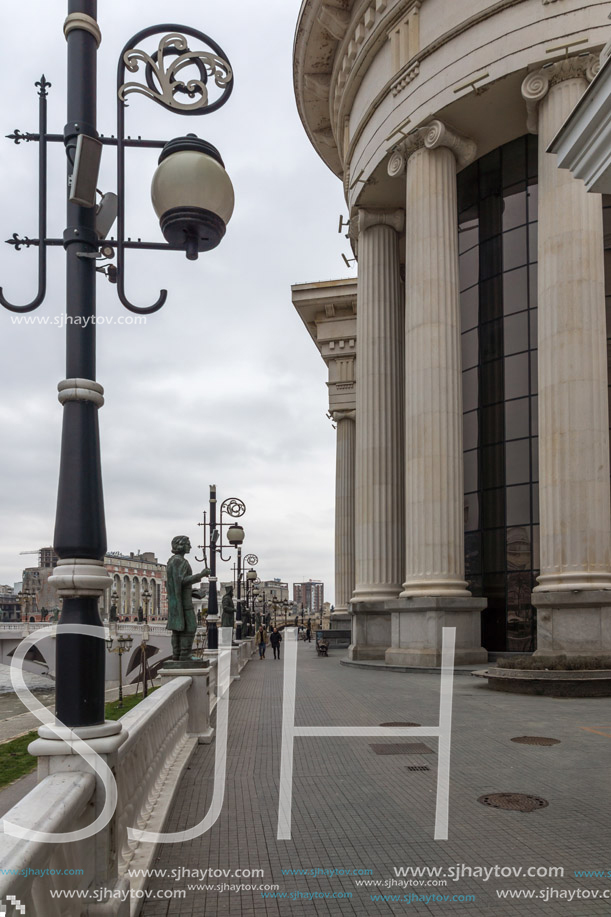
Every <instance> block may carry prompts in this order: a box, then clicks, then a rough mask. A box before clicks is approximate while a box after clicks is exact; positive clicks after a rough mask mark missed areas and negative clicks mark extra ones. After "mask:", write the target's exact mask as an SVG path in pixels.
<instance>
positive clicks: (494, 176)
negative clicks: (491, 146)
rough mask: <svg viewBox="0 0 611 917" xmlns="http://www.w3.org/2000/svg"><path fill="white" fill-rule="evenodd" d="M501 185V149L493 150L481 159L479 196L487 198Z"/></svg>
mask: <svg viewBox="0 0 611 917" xmlns="http://www.w3.org/2000/svg"><path fill="white" fill-rule="evenodd" d="M500 187H501V151H500V149H499V150H493V151H492V152H491V153H488V154H487V155H486V156H482V158H481V159H480V160H479V196H480V198H486V197H488V196H489V195H490V194H494V193H495V192H496V191H497V190H498V189H499V188H500Z"/></svg>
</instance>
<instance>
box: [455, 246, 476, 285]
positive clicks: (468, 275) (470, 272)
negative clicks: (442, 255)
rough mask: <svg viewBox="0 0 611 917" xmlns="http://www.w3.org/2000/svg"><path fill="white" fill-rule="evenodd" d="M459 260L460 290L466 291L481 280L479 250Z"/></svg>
mask: <svg viewBox="0 0 611 917" xmlns="http://www.w3.org/2000/svg"><path fill="white" fill-rule="evenodd" d="M458 260H459V275H460V289H461V290H466V289H467V287H472V286H473V284H474V283H477V281H478V280H479V248H472V249H471V251H468V252H466V253H465V254H464V255H461V256H460V258H459V259H458Z"/></svg>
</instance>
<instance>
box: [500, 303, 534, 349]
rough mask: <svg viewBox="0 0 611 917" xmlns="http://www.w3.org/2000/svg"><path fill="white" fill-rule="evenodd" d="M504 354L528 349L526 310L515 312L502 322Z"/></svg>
mask: <svg viewBox="0 0 611 917" xmlns="http://www.w3.org/2000/svg"><path fill="white" fill-rule="evenodd" d="M503 337H504V344H505V354H506V355H509V354H510V353H520V352H521V351H522V350H528V312H516V313H515V314H514V315H510V316H508V317H507V318H506V319H505V321H504V322H503Z"/></svg>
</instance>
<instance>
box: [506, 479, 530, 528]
mask: <svg viewBox="0 0 611 917" xmlns="http://www.w3.org/2000/svg"><path fill="white" fill-rule="evenodd" d="M527 523H530V484H520V485H518V487H508V488H507V525H526V524H527Z"/></svg>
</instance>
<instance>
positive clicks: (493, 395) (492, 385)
mask: <svg viewBox="0 0 611 917" xmlns="http://www.w3.org/2000/svg"><path fill="white" fill-rule="evenodd" d="M481 375H482V391H481V402H482V404H483V405H487V404H494V403H495V402H496V401H502V400H503V361H502V360H495V361H494V362H493V363H484V364H483V365H482V367H481Z"/></svg>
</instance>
